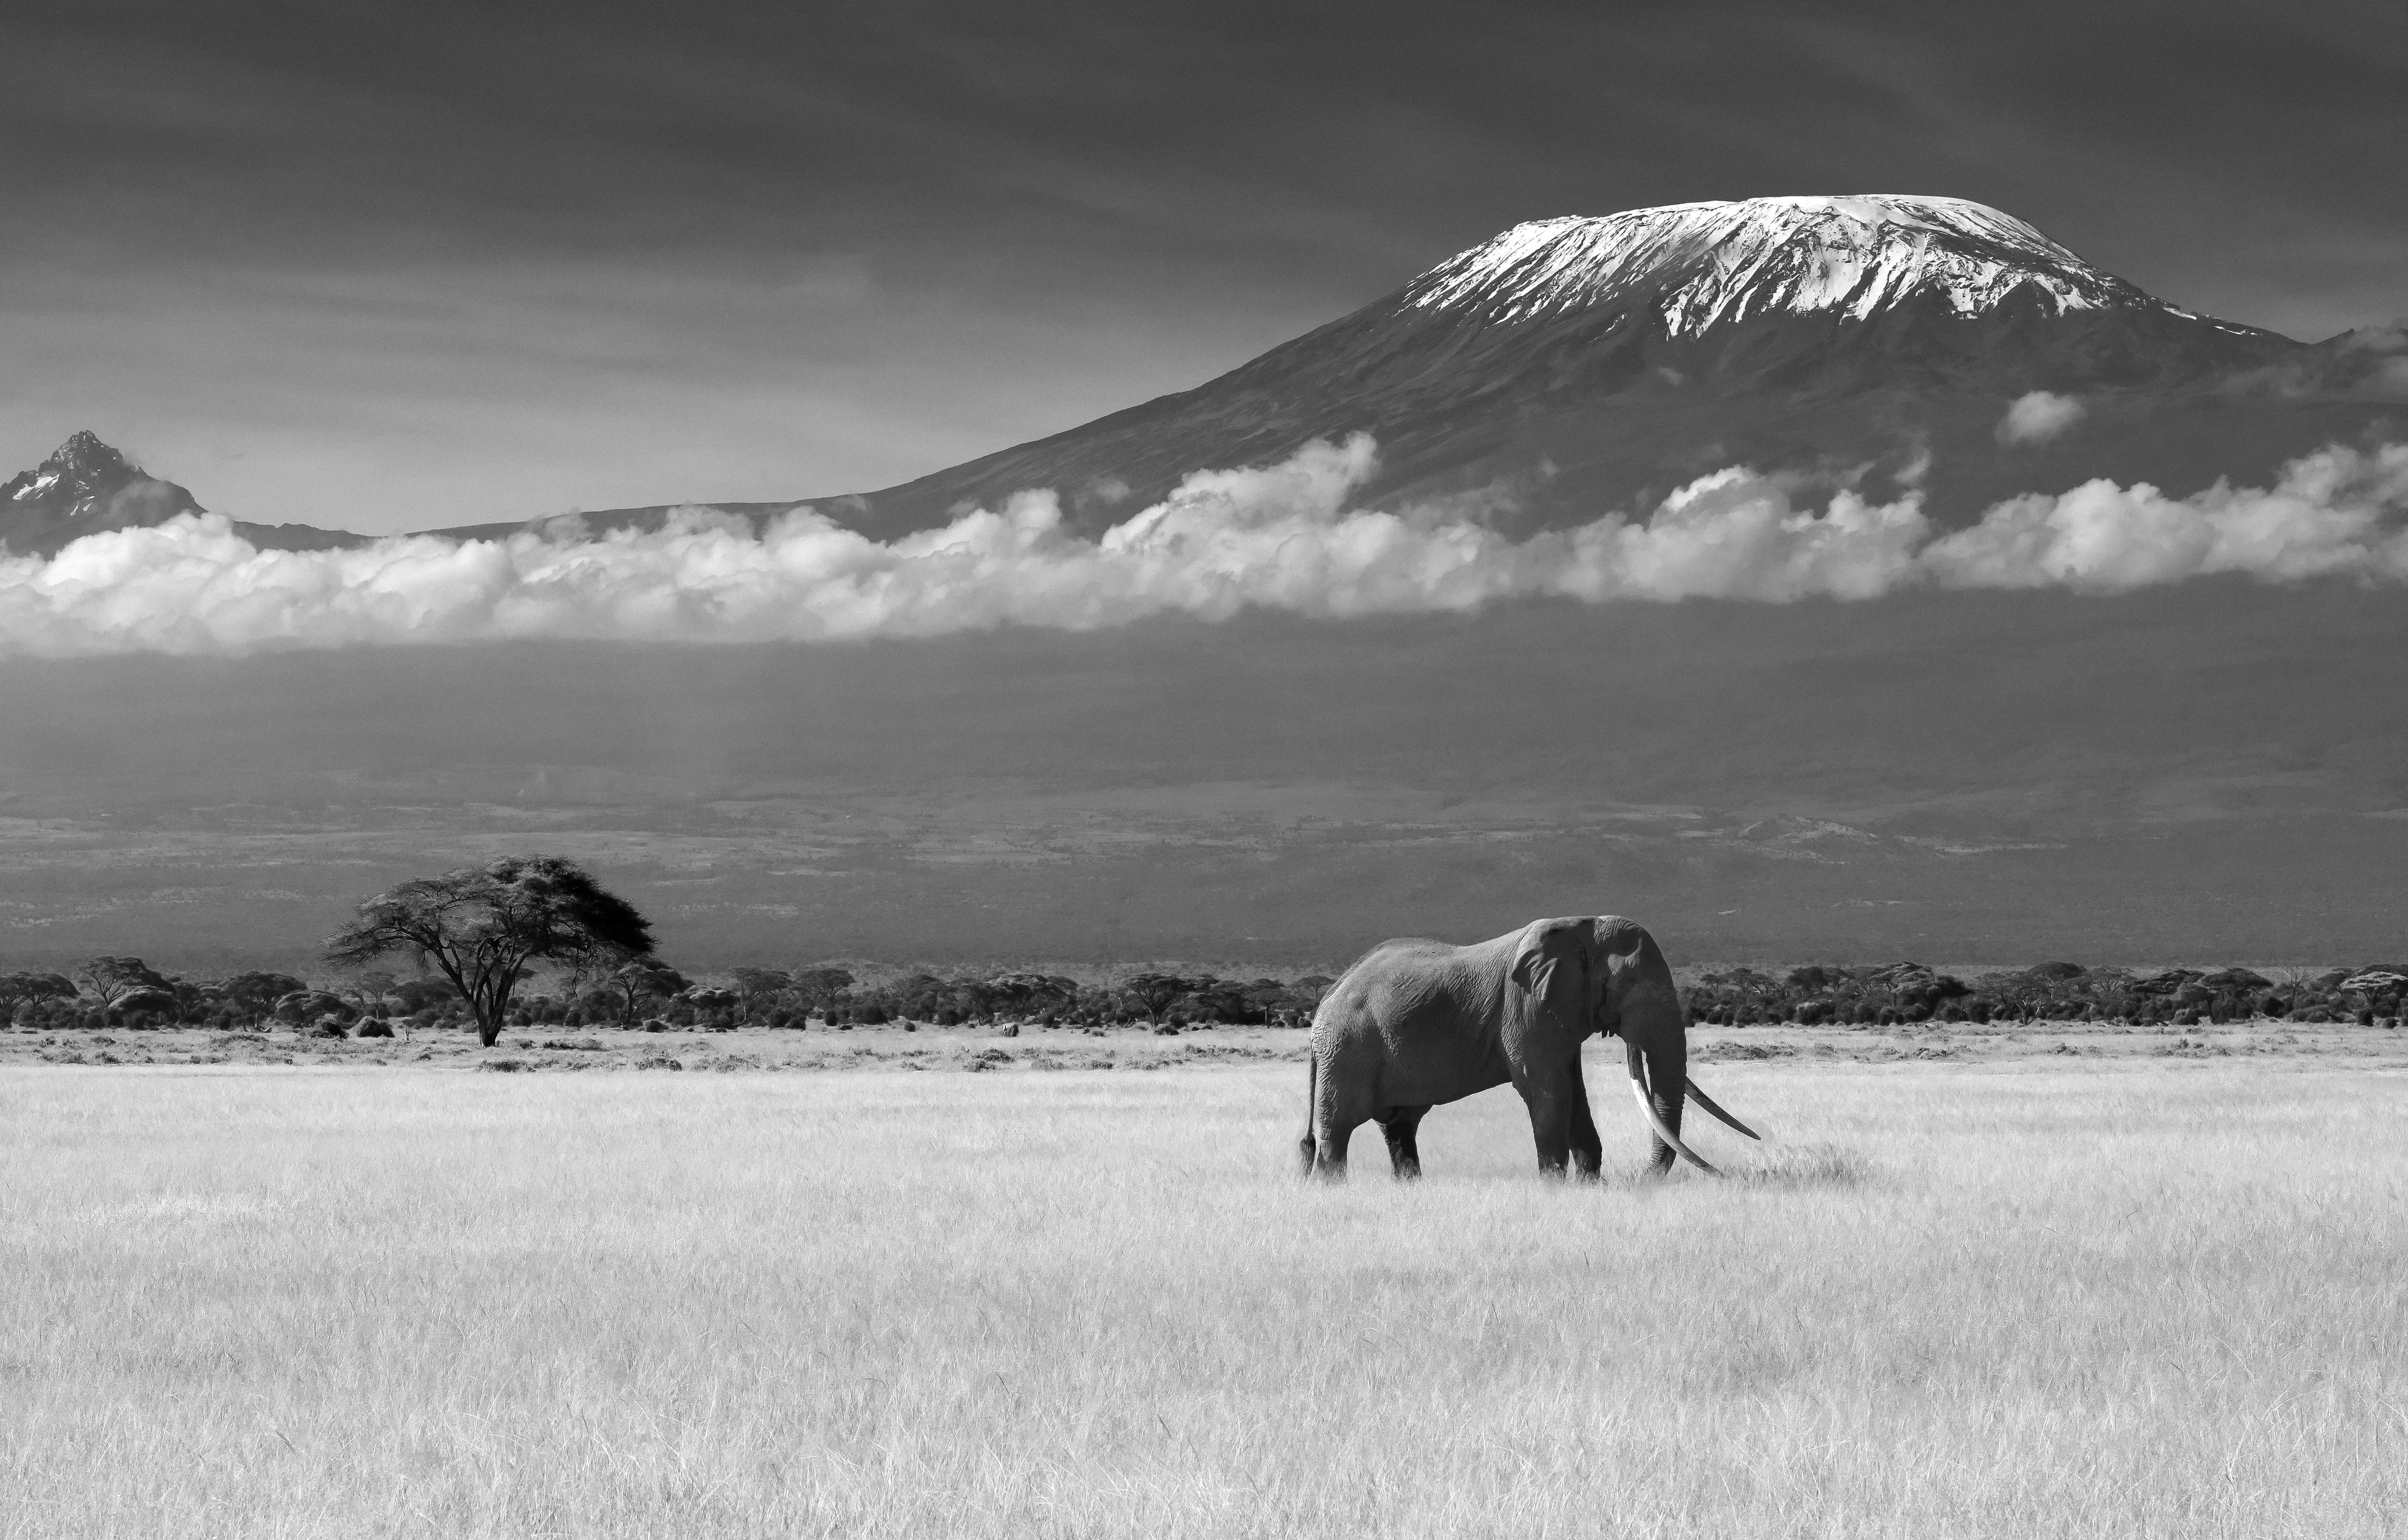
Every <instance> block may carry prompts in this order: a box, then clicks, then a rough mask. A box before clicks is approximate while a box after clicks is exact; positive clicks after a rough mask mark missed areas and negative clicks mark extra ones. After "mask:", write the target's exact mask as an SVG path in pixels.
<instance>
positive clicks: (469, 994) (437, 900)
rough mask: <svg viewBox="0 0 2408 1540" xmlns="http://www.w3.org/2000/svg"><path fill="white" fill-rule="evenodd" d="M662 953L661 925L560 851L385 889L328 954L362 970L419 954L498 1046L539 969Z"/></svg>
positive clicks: (488, 1041) (480, 1033)
mask: <svg viewBox="0 0 2408 1540" xmlns="http://www.w3.org/2000/svg"><path fill="white" fill-rule="evenodd" d="M394 952H409V953H410V954H412V955H414V956H415V957H417V958H418V959H419V960H420V961H421V962H422V963H425V964H430V965H432V966H433V967H434V968H435V969H437V971H440V972H441V973H442V974H443V976H444V977H446V978H448V979H450V980H451V981H452V987H453V988H455V989H457V990H459V991H460V998H461V999H463V1000H466V1001H467V1003H468V1011H469V1014H470V1015H473V1016H474V1017H475V1018H476V1021H477V1040H478V1041H479V1042H480V1043H483V1044H484V1045H485V1046H486V1047H488V1048H490V1047H492V1046H493V1045H494V1042H495V1039H496V1038H499V1037H500V1036H501V1035H502V1022H503V1019H504V1018H505V1017H506V1016H507V1015H509V1008H510V995H511V992H512V991H513V990H515V989H516V988H517V987H518V985H519V981H520V980H521V979H522V978H523V977H525V975H526V971H527V969H528V967H529V965H531V964H533V963H537V962H556V963H565V964H568V965H570V966H581V967H583V968H585V969H588V970H591V969H595V968H597V967H600V966H603V965H605V964H606V963H607V962H609V961H624V960H625V959H627V958H631V957H646V956H649V955H650V954H651V952H652V922H651V921H649V920H647V919H645V918H644V916H643V915H641V914H638V913H637V911H636V907H635V906H634V905H633V904H631V903H629V902H627V900H624V899H622V898H620V897H619V896H618V895H617V894H614V893H611V892H609V890H608V889H606V888H604V887H603V886H602V885H601V884H600V883H597V882H595V880H594V876H593V874H592V873H591V872H589V871H586V870H585V869H584V868H583V867H581V866H579V865H578V864H577V863H576V862H574V861H571V860H568V859H566V857H563V856H503V857H502V858H501V859H500V860H498V861H495V862H494V863H493V864H492V865H490V866H485V867H469V868H463V869H462V870H460V871H451V872H446V873H445V874H444V875H442V876H440V877H421V878H419V879H418V880H417V881H415V882H408V883H404V884H402V885H400V886H399V887H396V888H394V889H392V890H390V891H388V892H384V893H380V894H378V895H377V896H376V897H375V898H373V899H370V900H367V902H366V903H364V904H362V905H360V910H359V917H358V918H357V919H355V920H353V921H352V922H351V924H350V925H348V926H346V927H344V928H343V929H342V930H341V931H340V932H339V933H337V935H336V936H335V937H334V938H333V939H332V940H330V941H329V942H327V943H326V960H327V961H328V962H331V963H333V964H335V965H336V966H337V967H339V968H358V967H361V966H363V965H364V964H366V963H368V962H371V961H373V960H374V959H376V958H378V957H384V956H386V955H387V954H390V953H394Z"/></svg>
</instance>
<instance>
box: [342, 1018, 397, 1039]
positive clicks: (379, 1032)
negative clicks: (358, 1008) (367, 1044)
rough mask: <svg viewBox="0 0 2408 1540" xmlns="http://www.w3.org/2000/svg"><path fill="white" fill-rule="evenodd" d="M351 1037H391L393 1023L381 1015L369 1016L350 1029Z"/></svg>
mask: <svg viewBox="0 0 2408 1540" xmlns="http://www.w3.org/2000/svg"><path fill="white" fill-rule="evenodd" d="M351 1035H352V1036H353V1037H391V1036H393V1023H392V1022H390V1021H387V1020H385V1019H384V1018H383V1017H382V1016H370V1017H368V1018H367V1019H366V1020H365V1021H363V1022H361V1023H360V1024H359V1026H357V1027H356V1028H353V1029H352V1030H351Z"/></svg>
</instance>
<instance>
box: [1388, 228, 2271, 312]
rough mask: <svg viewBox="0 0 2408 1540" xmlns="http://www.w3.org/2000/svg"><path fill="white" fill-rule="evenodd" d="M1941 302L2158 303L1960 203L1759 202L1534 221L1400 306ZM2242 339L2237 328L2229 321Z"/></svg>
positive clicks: (1721, 307)
mask: <svg viewBox="0 0 2408 1540" xmlns="http://www.w3.org/2000/svg"><path fill="white" fill-rule="evenodd" d="M1924 298H1936V301H1941V303H1945V306H1948V310H1951V313H1953V315H1960V318H1972V315H1986V313H1991V310H1997V308H2001V306H2006V303H2008V301H2023V303H2035V306H2042V308H2049V310H2054V313H2057V315H2064V313H2066V310H2165V313H2170V315H2179V318H2184V320H2199V318H2196V315H2189V313H2186V310H2177V308H2174V306H2167V303H2165V301H2157V298H2153V296H2148V294H2143V291H2141V289H2136V286H2133V284H2127V281H2124V280H2119V277H2114V274H2107V272H2100V269H2098V267H2090V265H2087V263H2083V260H2081V257H2076V255H2073V252H2071V251H2066V248H2064V245H2058V243H2054V240H2049V238H2047V236H2042V234H2040V231H2035V228H2032V226H2030V223H2025V222H2020V219H2014V217H2011V214H2001V211H1999V209H1991V207H1985V205H1977V202H1968V200H1962V197H1890V194H1883V197H1753V200H1748V202H1681V205H1669V207H1661V209H1630V211H1627V214H1606V217H1601V219H1534V222H1531V223H1517V226H1512V228H1510V231H1505V234H1502V236H1498V238H1496V240H1488V243H1484V245H1474V248H1471V251H1467V252H1462V255H1456V257H1452V260H1447V263H1440V265H1438V267H1433V269H1430V272H1426V274H1421V277H1418V280H1413V281H1412V284H1406V289H1404V294H1401V301H1404V303H1406V306H1413V308H1428V310H1452V313H1456V315H1471V318H1479V320H1491V323H1496V320H1529V318H1541V315H1560V313H1570V310H1597V308H1627V306H1652V308H1655V313H1656V315H1659V318H1661V324H1664V335H1667V337H1696V335H1700V332H1705V330H1707V327H1717V324H1731V323H1741V320H1751V318H1757V315H1811V313H1832V315H1844V318H1847V320H1871V318H1873V315H1881V313H1883V310H1895V308H1899V306H1910V303H1916V301H1924ZM2232 330H2235V332H2240V335H2246V330H2244V327H2232Z"/></svg>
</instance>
